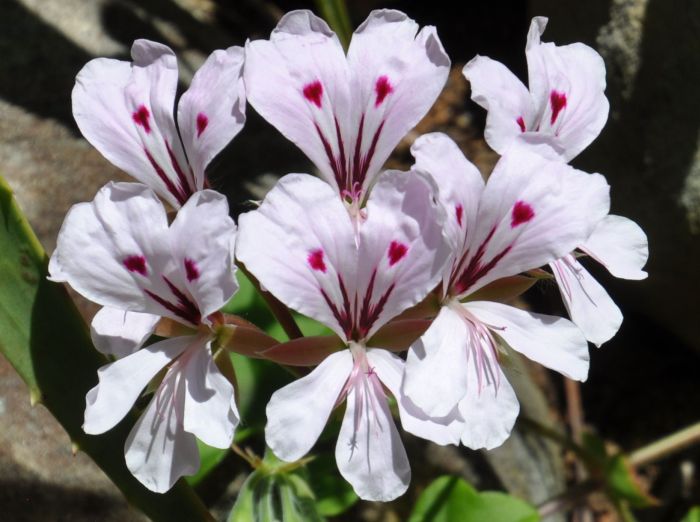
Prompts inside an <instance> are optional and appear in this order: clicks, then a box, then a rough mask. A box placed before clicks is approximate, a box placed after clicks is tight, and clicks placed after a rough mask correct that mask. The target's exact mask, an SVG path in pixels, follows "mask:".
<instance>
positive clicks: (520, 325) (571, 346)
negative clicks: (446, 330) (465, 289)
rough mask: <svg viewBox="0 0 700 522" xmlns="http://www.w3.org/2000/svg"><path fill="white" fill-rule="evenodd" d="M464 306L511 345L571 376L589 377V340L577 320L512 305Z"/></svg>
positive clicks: (485, 303) (471, 303)
mask: <svg viewBox="0 0 700 522" xmlns="http://www.w3.org/2000/svg"><path fill="white" fill-rule="evenodd" d="M465 307H466V308H467V309H468V310H469V311H470V312H471V313H472V314H473V315H474V316H475V317H477V318H478V319H479V320H480V321H482V322H483V323H484V324H486V325H487V326H488V327H489V328H490V329H491V330H492V331H493V332H494V333H495V334H497V335H498V336H499V337H501V338H502V339H503V340H504V341H505V342H506V343H508V345H509V346H510V347H512V348H513V349H514V350H516V351H518V352H520V353H522V354H523V355H525V356H526V357H527V358H528V359H532V360H533V361H535V362H538V363H540V364H542V365H543V366H546V367H547V368H550V369H551V370H555V371H557V372H559V373H561V374H563V375H566V376H567V377H569V378H570V379H574V380H577V381H585V380H586V377H588V365H589V356H588V343H587V342H586V338H585V337H584V335H583V333H581V330H579V329H578V328H577V327H576V325H575V324H574V323H572V322H571V321H569V320H567V319H563V318H561V317H555V316H552V315H543V314H534V313H531V312H526V311H524V310H519V309H517V308H514V307H512V306H508V305H504V304H500V303H491V302H487V301H473V302H470V303H468V304H466V305H465Z"/></svg>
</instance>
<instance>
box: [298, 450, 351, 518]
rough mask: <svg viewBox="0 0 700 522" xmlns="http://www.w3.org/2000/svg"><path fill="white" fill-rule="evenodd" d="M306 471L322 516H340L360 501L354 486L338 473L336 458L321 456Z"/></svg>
mask: <svg viewBox="0 0 700 522" xmlns="http://www.w3.org/2000/svg"><path fill="white" fill-rule="evenodd" d="M306 469H307V470H308V472H309V483H310V485H311V489H312V490H313V492H314V494H315V495H316V507H317V509H318V511H319V513H321V515H323V516H325V517H334V516H336V515H340V514H341V513H344V512H345V511H347V510H348V509H349V508H350V507H352V506H353V505H354V504H355V503H356V502H357V501H358V498H357V495H356V494H355V492H354V491H353V489H352V486H351V485H350V484H349V483H348V482H346V481H345V480H344V479H343V477H341V476H340V473H338V466H337V464H336V463H335V457H333V456H331V455H327V454H324V455H319V456H318V457H316V458H315V459H314V460H312V461H311V462H310V463H309V464H307V466H306Z"/></svg>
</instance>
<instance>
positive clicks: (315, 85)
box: [302, 80, 323, 109]
mask: <svg viewBox="0 0 700 522" xmlns="http://www.w3.org/2000/svg"><path fill="white" fill-rule="evenodd" d="M302 92H303V93H304V98H306V99H307V100H309V101H310V102H311V103H313V104H314V105H315V106H316V107H318V108H319V109H320V108H321V97H322V96H323V85H321V82H320V81H319V80H316V81H315V82H311V83H309V84H307V85H306V86H304V89H303V91H302Z"/></svg>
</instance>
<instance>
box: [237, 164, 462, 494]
mask: <svg viewBox="0 0 700 522" xmlns="http://www.w3.org/2000/svg"><path fill="white" fill-rule="evenodd" d="M239 226H240V231H239V237H238V245H237V250H236V255H237V257H238V259H239V261H241V262H243V263H244V264H245V266H246V267H247V269H248V270H250V272H252V274H253V275H254V276H255V277H256V278H257V279H258V280H259V281H260V283H261V284H262V285H263V286H264V287H265V288H266V289H267V290H269V291H270V292H271V293H272V294H273V295H275V296H276V297H277V298H278V299H280V300H281V301H282V302H283V303H285V304H286V305H287V306H289V307H291V308H293V309H295V310H297V311H298V312H300V313H302V314H305V315H307V316H310V317H312V318H314V319H316V320H318V321H320V322H322V323H323V324H325V325H327V326H329V327H330V328H331V329H333V331H334V332H335V333H336V334H337V335H338V336H339V337H340V339H341V340H342V344H341V346H345V347H346V348H347V349H341V350H340V351H335V352H332V353H331V354H329V355H328V356H327V357H325V359H323V360H322V362H321V363H320V364H319V365H318V366H317V367H316V368H315V369H314V370H313V371H311V373H309V374H308V375H307V376H305V377H303V378H301V379H299V380H297V381H295V382H293V383H291V384H289V385H287V386H285V387H284V388H282V389H280V390H278V391H277V392H275V393H274V394H273V396H272V399H271V400H270V403H269V404H268V406H267V421H268V422H267V426H266V429H265V438H266V441H267V444H268V446H269V447H270V448H271V449H272V451H273V452H274V453H275V454H276V455H277V456H278V457H280V458H281V459H283V460H286V461H294V460H297V459H299V458H301V457H302V456H303V455H305V454H306V453H307V452H308V451H309V450H310V449H311V448H312V446H313V445H314V443H315V442H316V440H317V439H318V437H319V435H320V434H321V431H322V430H323V427H324V426H325V424H326V422H327V420H328V418H329V416H330V414H331V412H332V410H333V409H334V408H335V407H336V406H337V405H339V404H340V403H342V402H343V401H345V402H346V404H347V407H346V410H345V415H344V417H343V422H342V426H341V429H340V435H339V438H338V442H337V445H336V452H335V454H336V461H337V464H338V468H339V470H340V473H341V474H342V476H343V477H344V478H345V479H346V480H347V481H348V482H350V483H351V484H352V486H353V488H354V489H355V491H356V492H357V494H358V495H359V496H360V497H361V498H363V499H370V500H384V501H387V500H391V499H393V498H396V497H397V496H399V495H401V494H402V493H403V492H404V491H405V490H406V488H407V487H408V483H409V481H410V473H411V472H410V467H409V463H408V458H407V456H406V451H405V450H404V448H403V445H402V443H401V439H400V437H399V434H398V431H397V429H396V427H395V425H394V421H393V419H392V418H391V413H390V411H389V406H388V403H387V396H386V392H385V391H384V387H386V388H387V389H388V390H389V392H390V393H391V394H392V395H393V396H394V397H395V398H396V400H397V402H398V405H399V411H400V416H401V422H402V424H403V425H404V427H407V426H411V427H412V428H411V429H412V431H415V432H418V433H423V434H424V436H426V437H428V434H430V437H432V438H435V439H438V440H443V439H444V440H445V442H448V441H453V440H454V439H455V437H458V434H457V435H456V436H455V435H454V434H452V433H450V427H449V426H442V425H439V424H436V423H433V422H431V421H429V420H428V419H427V418H426V417H425V416H424V415H422V414H421V412H419V411H418V410H416V409H415V407H414V406H413V405H411V404H410V403H408V402H407V401H405V400H404V398H403V396H402V394H401V390H400V383H401V375H402V373H403V364H404V363H403V360H402V359H400V358H399V357H397V356H395V355H394V354H392V353H390V352H389V351H387V350H384V349H382V347H381V346H374V345H373V344H372V337H373V335H374V334H375V333H376V332H377V331H378V330H379V328H380V327H381V326H382V325H385V324H386V323H387V322H388V321H389V320H390V319H392V318H394V317H395V316H396V315H398V314H399V313H401V312H402V311H403V310H405V309H407V308H409V307H411V306H413V305H415V304H416V303H418V302H419V301H421V300H422V299H423V298H424V297H425V296H426V295H427V294H428V292H429V291H430V290H432V289H433V288H434V287H435V286H436V284H437V283H438V282H439V281H440V278H441V276H442V270H443V264H444V261H445V259H446V254H447V245H446V243H445V242H444V239H443V236H442V234H441V228H442V222H441V212H440V210H439V208H438V206H437V204H436V203H435V202H434V200H433V190H432V187H431V185H430V184H429V183H428V182H427V180H426V177H425V176H422V175H419V174H418V173H416V172H408V173H404V172H396V171H394V172H385V173H384V174H382V176H381V177H380V178H379V181H378V182H377V184H376V186H375V188H374V189H373V190H372V193H371V194H370V196H369V199H368V201H367V205H366V207H365V208H364V209H363V210H362V219H361V221H360V223H359V224H357V222H356V221H355V220H354V219H353V217H351V215H350V214H349V213H348V212H347V210H346V208H345V206H344V204H343V203H342V201H341V200H340V199H339V198H338V196H337V193H336V192H335V191H334V190H333V189H332V188H331V187H330V186H329V185H328V184H326V183H325V182H323V181H321V180H319V179H318V178H314V177H312V176H309V175H304V174H290V175H287V176H285V177H284V178H282V180H281V181H280V182H279V183H278V184H277V186H276V187H275V188H273V189H272V190H271V191H270V193H269V194H268V195H267V197H266V198H265V200H264V201H263V203H262V205H261V206H260V208H259V209H257V210H256V211H253V212H249V213H247V214H244V215H242V216H241V217H240V219H239Z"/></svg>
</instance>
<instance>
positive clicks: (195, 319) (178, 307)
mask: <svg viewBox="0 0 700 522" xmlns="http://www.w3.org/2000/svg"><path fill="white" fill-rule="evenodd" d="M163 280H164V281H165V284H167V285H168V288H169V289H170V291H171V292H172V293H173V295H174V296H175V297H176V298H177V304H174V303H171V302H170V301H168V300H167V299H163V298H162V297H161V296H159V295H158V294H156V293H154V292H151V291H150V290H144V292H146V295H148V296H149V297H150V298H151V299H153V300H154V301H155V302H157V303H158V304H160V305H161V306H162V307H163V308H165V309H166V310H169V311H171V312H172V313H173V314H175V315H176V316H178V317H180V318H182V319H184V320H185V321H187V322H189V323H191V324H193V325H198V324H199V323H201V322H202V315H201V314H200V313H199V308H198V307H197V305H196V304H194V303H193V302H192V300H191V299H190V298H189V297H188V296H187V295H186V294H185V293H184V292H183V291H182V290H180V289H179V288H177V287H176V286H175V285H174V284H173V283H172V282H171V281H170V280H169V279H168V278H167V277H165V276H163Z"/></svg>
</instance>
